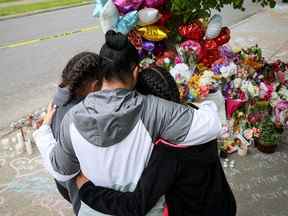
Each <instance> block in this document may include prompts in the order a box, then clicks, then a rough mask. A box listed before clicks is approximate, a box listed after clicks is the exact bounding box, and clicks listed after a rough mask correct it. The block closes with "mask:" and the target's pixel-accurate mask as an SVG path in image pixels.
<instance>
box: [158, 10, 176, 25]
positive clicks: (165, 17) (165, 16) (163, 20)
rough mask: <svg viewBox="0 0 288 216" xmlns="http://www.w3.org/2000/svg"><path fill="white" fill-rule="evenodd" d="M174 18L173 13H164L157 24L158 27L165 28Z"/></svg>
mask: <svg viewBox="0 0 288 216" xmlns="http://www.w3.org/2000/svg"><path fill="white" fill-rule="evenodd" d="M171 17H172V13H171V12H170V11H164V12H162V14H161V16H160V19H159V21H158V22H157V23H156V25H157V26H164V25H165V24H166V23H167V22H168V21H169V20H170V19H171Z"/></svg>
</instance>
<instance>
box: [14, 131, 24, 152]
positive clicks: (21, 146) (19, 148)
mask: <svg viewBox="0 0 288 216" xmlns="http://www.w3.org/2000/svg"><path fill="white" fill-rule="evenodd" d="M16 137H17V143H16V145H15V150H16V154H18V155H19V154H22V153H23V151H24V140H23V136H22V134H21V133H17V135H16Z"/></svg>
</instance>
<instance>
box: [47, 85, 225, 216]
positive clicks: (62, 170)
mask: <svg viewBox="0 0 288 216" xmlns="http://www.w3.org/2000/svg"><path fill="white" fill-rule="evenodd" d="M220 130H221V123H220V120H219V117H218V115H217V108H216V105H215V104H213V103H212V102H206V103H204V104H202V105H201V106H200V109H199V110H194V109H192V108H189V107H187V106H184V105H180V104H176V103H173V102H169V101H166V100H163V99H160V98H158V97H154V96H143V95H141V94H139V93H137V92H136V91H129V90H127V89H116V90H104V91H100V92H95V93H92V94H90V95H88V96H87V97H86V98H85V100H83V101H82V102H81V103H79V104H78V105H76V106H74V107H73V108H72V109H71V110H70V111H69V112H68V113H67V114H66V116H65V117H64V119H63V121H62V126H61V131H60V141H59V144H58V145H51V143H50V144H47V145H46V146H45V144H43V145H42V152H45V154H46V155H47V154H48V155H49V160H45V163H48V164H46V166H48V167H51V169H50V170H49V172H50V174H52V175H53V177H54V178H56V179H57V180H59V181H68V180H70V179H72V178H73V177H75V176H76V175H77V174H78V173H79V172H80V170H81V171H82V172H83V174H84V175H85V176H86V177H87V178H88V179H90V180H91V181H92V182H93V183H94V184H95V185H98V186H103V187H108V188H113V189H117V190H121V191H133V190H134V189H135V187H136V185H137V182H138V180H139V178H140V176H141V174H142V171H143V170H144V168H145V166H146V165H147V163H148V161H149V158H150V155H151V152H152V150H153V146H154V143H155V141H156V140H157V139H159V138H161V139H163V140H167V141H169V142H170V143H174V144H175V145H176V146H177V147H185V146H191V145H199V144H203V143H207V142H209V141H211V140H213V139H215V138H216V137H217V136H218V134H219V133H220ZM43 149H46V151H45V150H44V151H43ZM161 202H162V203H163V201H162V200H161V201H160V203H161ZM158 206H159V205H158ZM94 213H95V214H93V215H103V214H101V213H97V212H95V211H94ZM161 214H162V207H160V209H159V207H158V209H157V208H156V209H155V208H154V209H152V210H151V212H150V213H149V214H148V215H161Z"/></svg>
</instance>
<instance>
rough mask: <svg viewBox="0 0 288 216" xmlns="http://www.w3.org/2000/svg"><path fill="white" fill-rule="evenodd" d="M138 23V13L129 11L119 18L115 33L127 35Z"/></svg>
mask: <svg viewBox="0 0 288 216" xmlns="http://www.w3.org/2000/svg"><path fill="white" fill-rule="evenodd" d="M137 23H138V11H136V10H135V11H131V12H129V13H127V14H126V15H125V16H122V17H120V19H119V21H118V23H117V26H116V31H117V32H121V33H122V34H125V35H126V34H128V33H129V32H130V31H131V30H132V29H133V28H134V27H135V26H136V24H137Z"/></svg>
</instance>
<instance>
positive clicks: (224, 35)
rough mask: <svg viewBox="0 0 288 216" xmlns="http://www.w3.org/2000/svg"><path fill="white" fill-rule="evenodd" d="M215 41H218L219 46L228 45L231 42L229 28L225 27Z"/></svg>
mask: <svg viewBox="0 0 288 216" xmlns="http://www.w3.org/2000/svg"><path fill="white" fill-rule="evenodd" d="M214 40H215V41H216V43H217V44H218V46H222V45H223V44H226V43H228V42H229V40H230V29H229V28H228V27H223V28H222V29H221V32H220V34H219V36H218V37H217V38H215V39H214Z"/></svg>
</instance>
